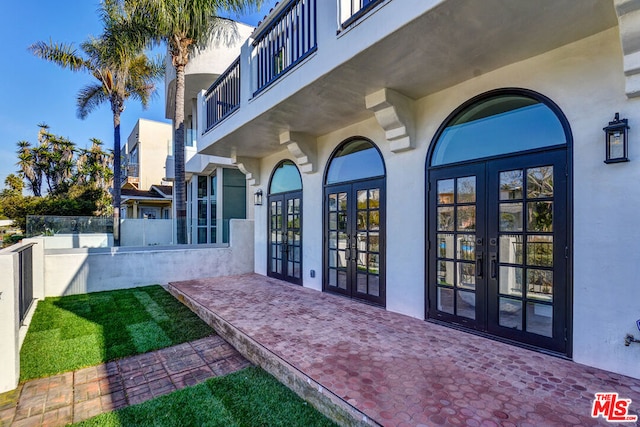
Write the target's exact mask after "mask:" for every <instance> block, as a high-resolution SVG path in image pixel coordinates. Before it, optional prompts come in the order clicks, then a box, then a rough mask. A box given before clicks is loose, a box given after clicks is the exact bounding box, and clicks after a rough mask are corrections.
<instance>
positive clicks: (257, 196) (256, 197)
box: [253, 189, 262, 206]
mask: <svg viewBox="0 0 640 427" xmlns="http://www.w3.org/2000/svg"><path fill="white" fill-rule="evenodd" d="M253 204H254V205H256V206H262V189H258V191H256V192H255V193H253Z"/></svg>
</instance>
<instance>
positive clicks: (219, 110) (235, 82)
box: [205, 58, 240, 131]
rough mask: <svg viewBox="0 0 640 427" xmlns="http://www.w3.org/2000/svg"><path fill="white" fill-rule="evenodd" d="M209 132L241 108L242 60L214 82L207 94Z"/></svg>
mask: <svg viewBox="0 0 640 427" xmlns="http://www.w3.org/2000/svg"><path fill="white" fill-rule="evenodd" d="M205 102H206V108H207V128H206V130H207V131H208V130H209V129H211V128H212V127H214V126H215V125H217V124H218V123H220V122H221V121H222V120H224V119H225V118H226V117H227V116H228V115H229V114H231V113H233V112H234V111H235V110H237V109H238V108H239V107H240V58H238V59H236V60H235V61H234V62H233V64H231V66H229V68H227V69H226V71H225V72H224V73H222V74H221V75H220V77H218V79H217V80H216V81H215V82H213V84H212V85H211V87H210V88H209V90H208V91H207V93H206V94H205Z"/></svg>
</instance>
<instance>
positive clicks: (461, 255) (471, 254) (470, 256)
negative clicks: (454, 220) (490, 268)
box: [456, 234, 476, 261]
mask: <svg viewBox="0 0 640 427" xmlns="http://www.w3.org/2000/svg"><path fill="white" fill-rule="evenodd" d="M475 239H476V236H475V235H474V234H467V235H464V234H463V235H459V236H458V245H457V251H456V254H457V256H456V258H457V259H461V260H465V261H473V260H475V259H476V240H475Z"/></svg>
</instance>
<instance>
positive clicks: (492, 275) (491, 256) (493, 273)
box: [489, 252, 498, 279]
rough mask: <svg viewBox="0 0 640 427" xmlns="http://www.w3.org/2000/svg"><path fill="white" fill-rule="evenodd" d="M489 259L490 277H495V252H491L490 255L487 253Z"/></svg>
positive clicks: (496, 273) (496, 262) (496, 271)
mask: <svg viewBox="0 0 640 427" xmlns="http://www.w3.org/2000/svg"><path fill="white" fill-rule="evenodd" d="M489 261H490V263H491V272H490V274H491V278H492V279H495V278H496V276H497V275H498V257H497V255H496V254H495V252H492V253H491V255H489Z"/></svg>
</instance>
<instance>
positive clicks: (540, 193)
mask: <svg viewBox="0 0 640 427" xmlns="http://www.w3.org/2000/svg"><path fill="white" fill-rule="evenodd" d="M527 197H528V198H530V199H538V198H541V197H553V166H543V167H540V168H532V169H528V170H527Z"/></svg>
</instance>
